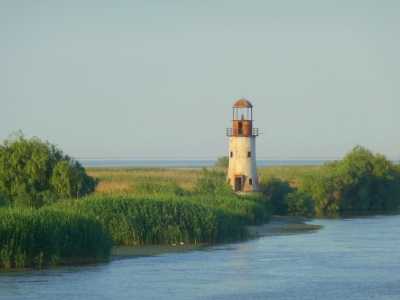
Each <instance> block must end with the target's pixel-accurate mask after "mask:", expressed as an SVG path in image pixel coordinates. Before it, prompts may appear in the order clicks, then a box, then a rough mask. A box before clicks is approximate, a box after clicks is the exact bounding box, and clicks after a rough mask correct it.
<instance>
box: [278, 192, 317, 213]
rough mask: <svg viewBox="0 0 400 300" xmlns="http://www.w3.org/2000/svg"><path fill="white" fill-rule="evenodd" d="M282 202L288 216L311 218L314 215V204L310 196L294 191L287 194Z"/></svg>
mask: <svg viewBox="0 0 400 300" xmlns="http://www.w3.org/2000/svg"><path fill="white" fill-rule="evenodd" d="M284 202H285V204H286V205H287V214H288V215H289V216H306V217H311V216H313V215H314V214H315V203H314V200H313V199H312V197H311V195H310V194H307V193H304V192H301V191H295V192H293V193H289V194H287V195H286V196H285V199H284Z"/></svg>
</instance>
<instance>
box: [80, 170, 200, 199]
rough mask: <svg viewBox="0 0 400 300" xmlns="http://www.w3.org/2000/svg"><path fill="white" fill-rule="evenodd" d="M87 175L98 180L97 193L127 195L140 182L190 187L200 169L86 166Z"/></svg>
mask: <svg viewBox="0 0 400 300" xmlns="http://www.w3.org/2000/svg"><path fill="white" fill-rule="evenodd" d="M86 172H87V174H88V175H89V176H92V177H96V178H98V179H99V180H100V182H99V185H98V186H97V190H96V193H97V194H98V195H106V194H111V195H121V194H122V195H128V194H132V193H135V191H136V187H137V185H138V184H140V183H159V184H162V185H163V184H169V183H177V184H178V185H180V186H181V187H183V188H185V189H191V188H193V186H194V185H195V183H196V181H197V180H198V179H199V178H200V177H201V174H202V173H201V169H172V168H171V169H167V168H143V167H126V168H86Z"/></svg>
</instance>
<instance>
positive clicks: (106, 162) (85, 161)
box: [78, 158, 335, 168]
mask: <svg viewBox="0 0 400 300" xmlns="http://www.w3.org/2000/svg"><path fill="white" fill-rule="evenodd" d="M78 160H79V162H80V163H81V164H82V166H84V167H164V168H201V167H212V166H214V165H215V162H216V161H217V159H216V158H79V159H78ZM333 160H335V159H334V158H318V159H310V158H307V159H306V158H304V159H300V158H293V159H288V158H285V159H273V158H271V159H268V158H265V159H264V158H260V159H257V166H259V167H265V166H287V165H322V164H323V163H324V162H326V161H333Z"/></svg>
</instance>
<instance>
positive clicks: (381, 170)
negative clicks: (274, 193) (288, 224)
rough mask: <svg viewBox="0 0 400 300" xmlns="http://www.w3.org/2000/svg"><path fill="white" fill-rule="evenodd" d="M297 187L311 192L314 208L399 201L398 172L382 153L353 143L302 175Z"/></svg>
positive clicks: (383, 206)
mask: <svg viewBox="0 0 400 300" xmlns="http://www.w3.org/2000/svg"><path fill="white" fill-rule="evenodd" d="M300 189H301V190H302V191H304V192H307V193H310V194H311V195H312V197H313V199H314V201H315V203H316V211H317V212H325V211H327V212H335V211H365V210H387V209H393V208H396V207H398V206H399V204H400V172H399V168H398V167H397V166H395V165H394V164H393V163H392V162H391V161H389V160H388V159H386V157H385V156H383V155H380V154H375V155H374V154H373V153H372V152H371V151H369V150H367V149H366V148H364V147H361V146H356V147H354V148H353V150H352V151H351V152H349V153H348V154H347V155H346V156H345V157H344V159H343V160H341V161H334V162H331V163H325V164H324V165H323V167H322V168H321V169H320V171H318V172H316V173H314V174H308V175H306V176H304V178H303V179H302V181H301V186H300Z"/></svg>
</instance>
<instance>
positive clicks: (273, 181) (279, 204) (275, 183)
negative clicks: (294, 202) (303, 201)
mask: <svg viewBox="0 0 400 300" xmlns="http://www.w3.org/2000/svg"><path fill="white" fill-rule="evenodd" d="M260 188H261V189H262V190H263V191H264V193H265V194H266V195H267V197H268V198H269V201H270V203H271V206H272V210H273V212H274V214H276V215H286V214H287V213H288V205H287V203H285V196H286V195H287V194H289V193H292V192H293V191H294V189H293V188H292V187H290V185H289V182H287V181H282V180H280V179H279V178H276V177H275V176H269V177H268V178H267V179H266V180H265V181H261V182H260Z"/></svg>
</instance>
